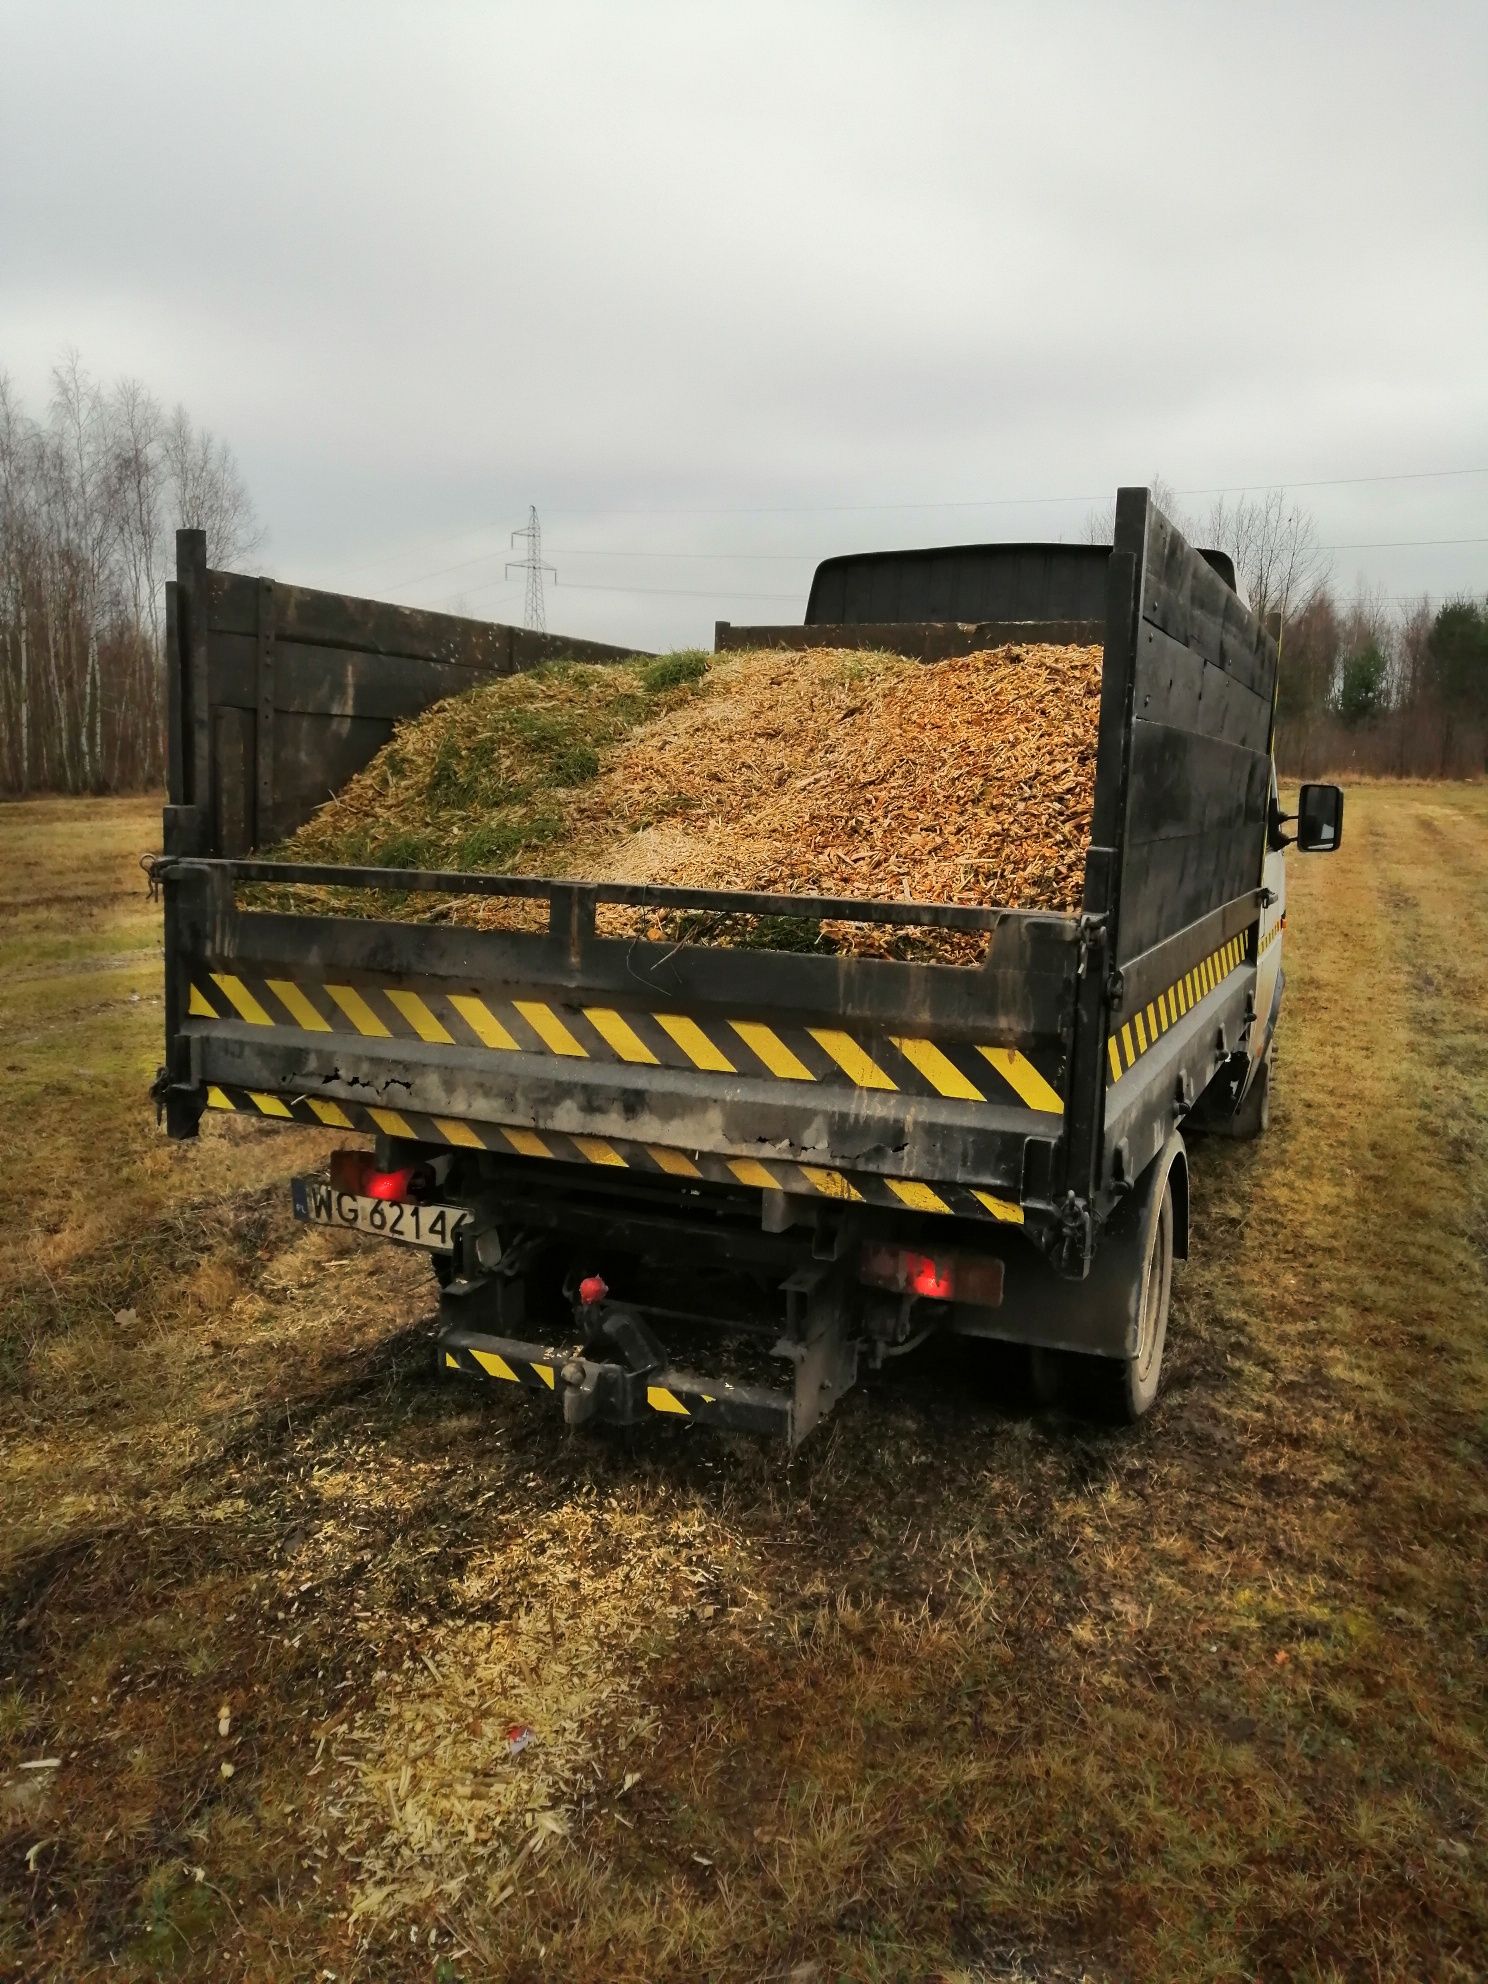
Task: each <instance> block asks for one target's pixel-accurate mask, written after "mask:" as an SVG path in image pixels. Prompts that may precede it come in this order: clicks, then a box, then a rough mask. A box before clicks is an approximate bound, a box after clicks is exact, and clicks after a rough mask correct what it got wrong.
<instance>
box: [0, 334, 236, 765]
mask: <svg viewBox="0 0 1488 1984" xmlns="http://www.w3.org/2000/svg"><path fill="white" fill-rule="evenodd" d="M182 524H187V525H192V526H195V527H197V528H200V529H202V530H205V531H206V533H207V547H208V556H209V558H210V559H211V560H212V562H213V563H214V564H219V565H221V564H229V563H231V562H233V561H234V560H237V559H241V558H242V557H243V556H245V555H246V554H247V553H248V552H250V551H252V550H253V549H254V548H255V547H256V546H257V545H258V544H259V543H260V542H261V540H262V532H261V531H260V529H259V527H258V524H257V521H256V519H255V517H254V514H253V505H252V502H251V501H250V499H249V496H248V492H247V489H246V487H245V486H244V483H243V480H242V477H241V475H240V473H239V471H238V467H237V463H236V462H235V461H234V459H233V456H232V452H231V450H230V449H229V448H228V447H227V445H226V443H225V442H223V441H221V440H219V439H217V438H215V437H214V436H212V435H211V434H208V433H206V432H204V431H203V430H202V429H200V428H198V427H197V426H196V425H195V424H194V423H193V421H192V420H191V417H190V415H189V414H187V412H186V411H185V409H184V408H181V407H177V409H176V410H175V412H174V413H172V414H170V415H169V416H167V415H166V414H165V412H164V411H163V410H162V408H161V405H160V403H159V402H158V401H157V400H156V399H155V398H154V397H153V395H152V394H151V393H150V392H149V391H148V390H147V389H146V388H145V387H144V386H143V385H142V384H140V382H139V381H138V380H133V379H125V380H121V381H120V382H119V383H118V384H116V385H115V386H113V387H112V388H111V389H109V390H107V391H105V390H104V389H103V388H102V387H101V386H100V385H99V384H98V382H97V381H96V380H95V379H93V378H92V377H91V376H90V375H89V373H88V372H87V370H86V369H85V367H84V366H83V364H82V362H81V360H80V359H79V358H78V357H77V355H76V354H75V353H69V354H68V355H67V356H66V357H65V358H64V359H63V360H62V362H61V363H60V364H59V365H58V366H57V367H56V370H55V371H54V373H53V379H52V398H51V403H50V405H49V406H48V408H47V411H46V414H45V416H44V418H42V419H41V420H36V419H33V418H31V417H30V416H29V415H28V414H27V413H26V411H25V409H24V408H23V407H22V405H21V403H20V399H19V397H18V395H17V394H16V392H15V390H14V388H13V386H12V385H11V383H10V381H9V380H8V379H7V378H6V377H5V375H4V374H3V373H0V790H6V791H13V792H14V791H22V792H24V791H28V790H33V789H37V788H52V789H57V790H62V791H97V790H101V789H103V788H105V787H109V788H113V787H131V786H140V785H149V784H154V783H157V782H158V781H159V780H160V778H161V776H162V773H163V766H164V737H163V730H164V695H163V677H162V657H161V635H162V630H163V618H164V616H163V601H164V584H165V579H166V577H167V575H168V572H169V569H170V564H171V558H172V534H173V532H174V531H175V530H176V528H177V527H178V526H179V525H182Z"/></svg>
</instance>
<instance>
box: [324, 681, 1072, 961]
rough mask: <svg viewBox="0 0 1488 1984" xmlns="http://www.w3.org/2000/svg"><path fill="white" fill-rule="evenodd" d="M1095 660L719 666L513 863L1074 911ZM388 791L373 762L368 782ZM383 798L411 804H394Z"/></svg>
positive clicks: (521, 916)
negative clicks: (557, 832) (554, 834)
mask: <svg viewBox="0 0 1488 1984" xmlns="http://www.w3.org/2000/svg"><path fill="white" fill-rule="evenodd" d="M1101 654H1102V651H1101V649H1100V648H1099V647H1063V646H1045V645H1034V644H1031V645H1028V646H1022V647H1002V648H995V649H989V650H985V651H983V652H980V653H977V654H970V655H965V656H961V657H957V658H954V659H951V660H946V661H938V662H918V661H911V660H908V659H906V658H904V657H903V656H899V655H891V654H882V653H864V652H861V651H858V650H848V649H803V650H799V651H781V650H778V649H762V650H756V651H751V652H745V653H739V654H732V655H728V656H724V657H720V658H719V659H718V660H716V661H715V662H714V663H713V664H712V666H711V668H710V669H709V672H708V675H707V678H706V681H705V682H704V684H703V685H702V686H701V688H700V689H699V691H698V693H697V694H696V695H694V696H693V697H692V698H691V699H690V700H689V701H687V702H685V703H683V704H681V705H680V706H677V707H673V708H670V709H668V710H667V711H665V712H664V713H663V714H661V715H659V716H657V717H656V718H655V719H653V720H652V721H650V722H648V723H646V724H644V725H643V726H642V727H641V728H640V729H638V730H635V731H633V732H632V733H631V734H630V735H628V736H627V737H625V738H623V739H622V740H621V741H620V742H618V743H617V744H615V745H614V746H612V747H611V748H610V749H608V750H606V751H604V752H603V753H602V754H601V760H600V771H599V775H598V777H597V778H595V779H593V780H592V781H590V782H589V783H587V784H583V785H579V786H577V787H575V788H573V789H572V790H571V791H567V792H565V793H563V794H562V807H563V832H562V835H561V837H560V838H559V839H558V840H557V841H556V842H555V841H552V840H549V841H548V843H547V844H545V845H544V846H543V847H542V848H540V849H534V850H533V851H532V855H531V858H530V859H523V858H521V857H520V856H519V857H518V858H517V859H516V860H515V861H514V862H512V863H511V864H509V865H510V866H511V867H512V868H514V869H526V870H527V871H529V872H538V873H546V874H557V875H571V876H583V877H585V878H587V879H590V880H599V881H627V882H656V883H671V884H676V885H679V886H687V887H694V888H724V889H741V890H755V891H762V892H769V893H775V894H815V895H837V896H846V897H851V898H853V899H855V900H866V901H873V900H877V901H885V900H889V901H916V902H933V903H964V904H980V905H991V906H1000V907H1004V908H1021V909H1039V910H1054V911H1061V912H1066V913H1069V912H1074V911H1077V910H1078V908H1079V905H1080V900H1081V893H1082V889H1083V883H1084V870H1085V854H1086V849H1087V846H1088V843H1089V838H1090V819H1091V806H1092V799H1093V793H1094V784H1095V753H1096V732H1097V724H1098V715H1099V707H1100V683H1101ZM453 707H455V706H454V705H445V706H444V708H445V710H446V711H448V710H449V709H451V708H453ZM422 721H425V719H414V721H413V723H412V724H411V725H405V726H403V727H402V728H401V729H400V732H399V742H400V744H401V745H402V747H403V757H404V758H405V759H407V758H412V757H416V755H417V753H416V750H411V749H410V748H409V746H410V745H411V744H414V743H416V733H417V728H418V725H419V723H420V722H422ZM410 732H412V733H414V735H413V737H410ZM378 785H379V779H378V775H377V765H376V762H374V765H373V766H372V767H370V768H369V772H368V773H367V774H364V775H363V777H362V779H361V780H360V781H359V782H358V787H359V789H366V790H367V791H373V790H376V789H377V787H378ZM384 789H385V788H384ZM384 803H386V804H390V805H392V806H395V807H401V806H405V805H407V804H408V803H409V802H408V796H407V795H406V794H398V793H396V792H391V791H390V792H388V796H387V799H386V800H385V802H384ZM336 805H337V802H336V801H332V802H331V807H329V808H327V809H325V814H330V813H331V812H332V811H333V809H334V808H335V807H336ZM415 810H416V809H415ZM324 817H325V815H322V818H324ZM394 817H401V816H400V815H396V814H395V815H394ZM303 838H304V842H305V846H304V849H303V851H304V852H306V853H308V852H309V851H310V847H311V846H312V845H314V846H316V847H317V848H324V846H325V834H324V831H323V829H319V828H317V824H316V823H315V822H312V823H311V824H310V827H309V828H307V829H306V830H305V835H304V837H303ZM320 858H326V856H325V855H324V854H323V853H322V854H321V856H320ZM331 858H334V856H332V857H331ZM396 913H398V914H413V915H418V916H434V917H437V918H438V919H439V920H446V919H449V920H457V921H459V922H462V923H472V924H475V925H478V926H483V927H487V928H518V927H521V928H530V927H535V926H536V924H537V923H538V922H539V921H540V920H541V914H542V912H541V909H540V906H539V905H536V904H532V903H517V902H512V901H504V900H502V899H501V898H497V897H471V898H468V899H465V900H462V901H460V902H458V903H450V902H444V903H440V904H432V903H429V902H427V901H426V902H424V903H422V904H420V903H418V902H414V903H412V904H410V905H409V906H408V907H407V908H406V909H400V910H399V911H397V912H396ZM748 921H749V920H748V919H739V918H733V919H713V921H712V925H711V927H709V928H705V929H702V930H698V929H697V928H696V927H695V924H696V920H695V919H694V920H693V921H692V922H691V923H688V924H685V925H684V926H683V927H682V929H681V932H680V934H689V935H692V934H696V935H703V936H705V937H711V938H714V939H720V940H722V941H729V940H730V939H731V938H732V939H735V940H737V941H739V942H742V943H749V942H756V943H757V942H760V941H762V939H761V935H760V933H759V931H758V930H754V931H751V930H750V929H749V928H747V927H746V925H747V924H748ZM600 928H601V930H602V931H603V932H605V933H606V934H612V935H646V936H651V937H667V936H676V935H678V934H679V925H678V921H677V918H676V916H675V915H674V914H673V915H658V914H657V913H655V912H652V911H640V910H631V909H625V908H620V907H615V906H606V907H604V908H602V909H601V912H600ZM763 941H769V938H768V936H766V937H765V938H764V939H763ZM821 942H822V944H823V946H824V947H828V948H831V949H834V950H846V951H852V952H856V953H859V954H866V955H900V954H905V953H904V951H903V946H904V943H905V939H904V937H903V935H902V933H898V934H896V932H895V931H894V930H893V929H892V928H890V927H889V926H882V925H880V926H873V925H864V924H853V923H834V924H829V925H826V926H824V928H823V931H822V934H821ZM913 943H914V948H913V950H912V951H911V952H909V953H908V954H910V955H915V956H921V957H935V958H943V959H947V960H954V961H958V962H959V961H970V960H972V959H974V958H975V957H977V956H979V955H980V953H981V950H982V948H983V944H984V939H983V938H982V937H981V936H979V935H976V934H975V933H968V932H956V931H933V930H926V931H923V932H918V931H917V932H916V933H915V936H914V939H913Z"/></svg>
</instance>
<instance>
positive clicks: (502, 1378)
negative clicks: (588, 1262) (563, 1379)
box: [435, 1330, 790, 1433]
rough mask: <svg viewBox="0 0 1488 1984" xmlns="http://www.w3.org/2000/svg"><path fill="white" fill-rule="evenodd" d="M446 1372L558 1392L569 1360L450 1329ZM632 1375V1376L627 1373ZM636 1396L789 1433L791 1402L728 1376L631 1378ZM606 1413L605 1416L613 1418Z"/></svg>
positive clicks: (443, 1340) (650, 1403) (442, 1342)
mask: <svg viewBox="0 0 1488 1984" xmlns="http://www.w3.org/2000/svg"><path fill="white" fill-rule="evenodd" d="M435 1350H436V1355H437V1358H438V1361H439V1367H440V1369H441V1370H443V1371H446V1372H449V1371H458V1372H459V1373H461V1374H462V1375H463V1376H465V1377H469V1378H486V1379H495V1380H496V1381H497V1382H498V1383H500V1384H507V1385H521V1386H523V1387H524V1388H525V1389H526V1390H527V1391H535V1392H554V1391H556V1390H557V1389H558V1374H559V1371H560V1370H561V1368H562V1365H563V1362H564V1359H563V1358H562V1357H561V1356H560V1354H559V1353H558V1352H557V1351H554V1350H548V1349H545V1348H543V1347H541V1346H539V1345H537V1344H528V1343H517V1342H515V1341H513V1340H510V1339H505V1338H499V1337H485V1338H481V1337H477V1336H476V1335H474V1334H473V1333H472V1332H470V1331H466V1330H454V1331H447V1332H445V1334H443V1335H442V1336H440V1337H439V1338H438V1339H437V1341H436V1345H435ZM627 1375H628V1374H627ZM630 1386H631V1387H632V1390H631V1396H633V1398H634V1399H635V1401H636V1402H637V1404H639V1403H640V1402H641V1401H642V1400H644V1402H645V1405H646V1407H647V1408H648V1409H649V1410H650V1411H652V1412H659V1413H662V1414H663V1415H666V1416H669V1417H675V1418H679V1419H700V1420H704V1421H708V1422H711V1423H715V1424H718V1425H724V1426H732V1427H734V1428H736V1429H738V1430H746V1429H749V1430H754V1431H757V1432H767V1433H788V1432H789V1430H790V1399H789V1397H788V1396H787V1395H786V1394H784V1393H781V1392H771V1391H767V1390H765V1389H764V1388H762V1387H760V1386H757V1385H740V1384H735V1383H734V1382H732V1380H730V1379H727V1378H699V1377H695V1376H693V1375H692V1374H691V1373H689V1372H684V1371H673V1370H666V1371H660V1372H657V1373H655V1374H653V1375H652V1376H650V1377H648V1378H644V1379H643V1378H640V1377H636V1378H632V1379H631V1380H630ZM609 1416H610V1415H609V1414H607V1413H602V1414H601V1417H609Z"/></svg>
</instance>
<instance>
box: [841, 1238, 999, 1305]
mask: <svg viewBox="0 0 1488 1984" xmlns="http://www.w3.org/2000/svg"><path fill="white" fill-rule="evenodd" d="M858 1278H859V1280H860V1281H866V1282H867V1283H869V1285H870V1286H871V1287H874V1288H887V1289H889V1290H890V1291H891V1292H892V1293H893V1294H895V1295H920V1296H923V1297H924V1298H925V1300H926V1301H929V1302H972V1303H975V1304H977V1306H978V1307H980V1308H984V1309H995V1308H996V1307H997V1306H998V1304H999V1303H1000V1302H1001V1301H1002V1262H1001V1261H998V1260H993V1259H992V1258H991V1257H990V1256H988V1255H985V1254H921V1253H918V1252H916V1251H915V1249H913V1248H912V1247H892V1246H888V1245H886V1244H884V1243H882V1242H879V1243H874V1242H870V1243H869V1244H868V1245H867V1246H865V1247H864V1249H863V1251H862V1253H861V1255H860V1256H859V1258H858Z"/></svg>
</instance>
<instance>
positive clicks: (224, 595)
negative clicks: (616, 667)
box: [209, 572, 636, 675]
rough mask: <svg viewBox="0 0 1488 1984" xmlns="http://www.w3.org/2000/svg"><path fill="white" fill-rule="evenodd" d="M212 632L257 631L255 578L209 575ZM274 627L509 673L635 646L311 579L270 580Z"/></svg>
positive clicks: (606, 657)
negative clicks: (326, 588) (392, 600)
mask: <svg viewBox="0 0 1488 1984" xmlns="http://www.w3.org/2000/svg"><path fill="white" fill-rule="evenodd" d="M209 576H210V595H211V615H212V618H211V625H212V631H213V633H214V634H248V635H256V634H257V632H258V604H257V588H258V584H259V581H258V580H256V579H251V578H245V577H242V576H241V575H239V574H238V573H236V572H213V573H211V574H210V575H209ZM275 595H276V605H275V621H276V630H277V633H278V636H279V638H280V639H281V640H285V641H304V642H307V643H309V644H310V645H312V646H320V647H330V648H355V649H357V650H359V651H361V652H362V653H365V654H380V655H405V656H408V657H409V658H411V659H413V660H418V661H439V662H447V663H449V664H450V665H451V666H454V667H458V668H473V669H480V670H482V671H484V672H486V673H490V674H496V675H508V674H510V673H511V672H512V670H513V669H514V668H516V667H518V666H528V665H530V664H531V662H533V661H538V660H550V659H552V658H554V657H555V656H557V655H573V656H575V657H576V658H577V659H579V660H588V661H618V660H623V659H625V658H626V657H627V656H630V655H633V654H634V653H635V652H636V650H635V649H634V648H624V647H616V646H612V645H611V644H610V643H609V642H606V641H577V640H569V639H568V638H566V637H565V636H564V635H561V634H544V635H529V634H528V633H527V631H526V630H525V629H523V628H521V627H507V626H502V625H499V624H498V623H496V622H494V621H486V620H466V619H462V618H460V617H459V616H458V615H456V614H452V613H429V612H426V611H423V610H422V609H419V608H416V607H411V606H389V605H386V604H385V603H384V602H383V601H381V600H375V599H354V598H352V597H351V596H350V595H349V594H345V593H337V592H317V591H314V590H313V589H312V588H310V587H308V586H289V585H277V586H276V587H275Z"/></svg>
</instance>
